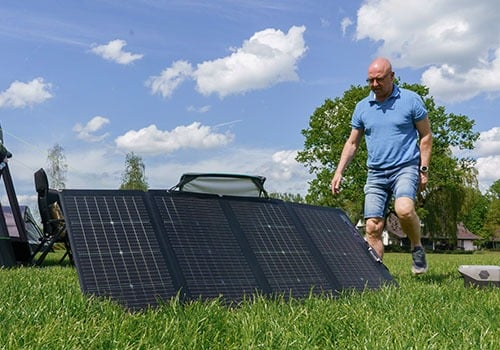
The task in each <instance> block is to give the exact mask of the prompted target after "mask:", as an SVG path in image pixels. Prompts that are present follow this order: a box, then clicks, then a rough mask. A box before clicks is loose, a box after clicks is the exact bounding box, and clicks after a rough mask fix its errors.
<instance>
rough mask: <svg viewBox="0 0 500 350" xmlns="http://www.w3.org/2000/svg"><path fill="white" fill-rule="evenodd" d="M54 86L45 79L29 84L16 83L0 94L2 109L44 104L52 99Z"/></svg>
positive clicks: (37, 79)
mask: <svg viewBox="0 0 500 350" xmlns="http://www.w3.org/2000/svg"><path fill="white" fill-rule="evenodd" d="M51 88H52V85H51V84H50V83H45V82H44V81H43V78H35V79H33V80H32V81H30V82H28V83H23V82H20V81H17V80H16V81H15V82H13V83H12V84H10V86H9V88H8V89H7V90H5V91H3V92H2V93H0V108H24V107H28V106H33V105H35V104H37V103H42V102H44V101H46V100H48V99H50V98H52V94H51V93H50V89H51Z"/></svg>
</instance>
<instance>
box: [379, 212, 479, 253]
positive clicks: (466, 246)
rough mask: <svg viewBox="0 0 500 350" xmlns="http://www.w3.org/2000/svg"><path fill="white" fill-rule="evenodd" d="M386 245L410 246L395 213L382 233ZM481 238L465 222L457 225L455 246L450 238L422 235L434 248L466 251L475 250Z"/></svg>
mask: <svg viewBox="0 0 500 350" xmlns="http://www.w3.org/2000/svg"><path fill="white" fill-rule="evenodd" d="M382 237H383V241H384V245H386V246H387V245H394V246H400V247H405V246H407V247H409V246H410V241H409V239H408V237H407V236H406V234H405V233H404V232H403V230H402V229H401V226H400V225H399V220H398V218H397V216H396V214H394V213H390V214H389V216H388V217H387V221H386V225H385V229H384V233H383V235H382ZM479 239H481V237H479V236H477V235H475V234H473V233H472V232H470V231H469V230H468V229H467V228H466V227H465V226H464V225H463V223H460V224H458V225H457V244H456V246H455V247H453V246H451V245H450V240H449V239H448V238H439V237H433V238H432V239H431V238H429V237H428V236H423V237H422V243H423V244H424V245H425V246H427V247H429V248H432V250H436V249H439V250H449V249H461V250H464V251H474V250H476V249H477V246H476V244H475V242H476V241H477V240H479Z"/></svg>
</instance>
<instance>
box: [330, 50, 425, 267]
mask: <svg viewBox="0 0 500 350" xmlns="http://www.w3.org/2000/svg"><path fill="white" fill-rule="evenodd" d="M393 79H394V72H393V71H392V66H391V63H390V62H389V60H387V59H385V58H377V59H375V60H374V61H373V62H372V63H371V64H370V65H369V67H368V79H366V81H367V82H368V84H370V88H371V90H372V92H373V94H370V96H368V97H366V98H364V99H363V100H361V101H360V102H359V103H358V104H357V105H356V108H355V110H354V113H353V116H352V120H351V125H352V130H351V134H350V136H349V138H348V140H347V142H346V143H345V145H344V148H343V150H342V154H341V156H340V161H339V163H338V166H337V169H336V171H335V174H334V176H333V179H332V184H331V187H332V193H333V194H338V193H339V192H340V185H341V181H342V174H343V173H344V171H345V169H346V168H347V166H348V165H349V163H350V162H351V160H352V159H353V157H354V155H355V154H356V151H357V149H358V147H359V144H360V141H361V138H362V137H363V135H364V136H365V139H366V145H367V148H368V160H367V165H368V177H367V180H366V185H365V187H364V193H365V204H364V217H365V221H366V226H365V230H366V238H367V241H368V243H369V244H370V245H371V246H372V248H373V249H375V251H376V252H377V254H378V255H379V256H380V257H381V258H382V257H383V255H384V245H383V242H382V231H383V229H384V224H385V215H386V212H387V207H388V205H389V202H390V201H391V199H392V197H394V209H395V211H396V214H397V216H398V218H399V221H400V224H401V228H402V229H403V231H404V232H405V233H406V235H407V236H408V238H409V239H410V242H411V248H412V258H413V266H412V272H413V273H414V274H422V273H425V272H427V261H426V258H425V251H424V249H423V247H422V242H421V240H420V219H419V218H418V216H417V213H416V211H415V198H416V194H417V190H420V191H423V190H425V187H426V185H427V180H428V178H427V176H428V171H429V161H430V158H431V149H432V134H431V127H430V122H429V118H428V116H427V110H426V109H425V106H424V104H423V101H422V99H421V98H420V96H418V95H417V94H416V93H414V92H412V91H410V90H406V89H402V88H399V87H398V86H397V85H395V84H394V83H393ZM417 141H420V142H417Z"/></svg>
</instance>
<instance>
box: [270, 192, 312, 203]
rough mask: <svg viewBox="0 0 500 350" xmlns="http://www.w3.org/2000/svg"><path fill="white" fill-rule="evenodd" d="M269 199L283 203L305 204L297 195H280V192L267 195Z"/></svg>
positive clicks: (286, 193)
mask: <svg viewBox="0 0 500 350" xmlns="http://www.w3.org/2000/svg"><path fill="white" fill-rule="evenodd" d="M269 197H270V198H276V199H281V200H283V201H285V202H293V203H305V199H304V198H303V197H302V196H301V195H300V194H299V193H296V194H293V193H288V192H285V193H281V192H272V193H269Z"/></svg>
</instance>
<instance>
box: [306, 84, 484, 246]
mask: <svg viewBox="0 0 500 350" xmlns="http://www.w3.org/2000/svg"><path fill="white" fill-rule="evenodd" d="M401 87H403V88H407V89H409V90H412V91H415V92H416V93H418V94H419V95H420V96H421V97H422V99H423V101H424V103H425V105H426V108H427V110H428V112H429V118H430V120H431V128H432V133H433V136H434V143H433V152H432V160H431V163H430V164H429V166H430V169H431V172H430V177H429V186H428V188H427V190H426V192H425V194H424V195H425V196H420V197H419V203H420V207H419V208H418V211H419V215H420V216H421V218H422V219H425V225H424V229H425V230H426V231H428V232H429V233H430V234H431V236H433V235H439V236H445V237H451V238H453V237H454V236H456V228H457V221H458V216H459V212H460V208H461V203H462V199H463V198H464V196H465V194H464V188H466V187H468V186H474V184H476V186H477V180H476V172H475V169H474V164H475V163H474V160H473V159H470V158H457V157H455V156H453V154H452V152H451V147H456V148H458V149H462V150H463V149H472V148H473V147H474V142H475V141H476V140H477V139H478V137H479V133H474V132H473V131H472V127H473V125H474V121H472V120H470V119H469V118H468V117H466V116H464V115H456V114H447V113H446V110H445V108H444V107H441V106H436V105H435V103H434V100H433V98H432V97H430V96H428V93H429V90H428V89H427V88H426V87H424V86H422V85H418V84H412V85H410V84H405V83H403V84H401ZM369 92H370V89H369V87H368V86H365V87H361V86H351V87H350V89H349V90H347V91H345V92H344V94H343V96H342V97H341V98H339V97H336V98H335V99H333V100H331V99H327V100H325V102H324V104H323V105H322V106H320V107H319V108H317V109H316V110H315V112H314V113H313V115H312V116H311V117H310V120H309V127H308V128H307V129H304V130H302V134H303V135H304V137H305V141H304V150H302V151H300V152H299V153H298V155H297V161H298V162H301V163H304V164H305V165H306V167H308V168H309V172H310V173H311V174H315V175H316V178H315V179H313V180H312V181H311V183H310V187H309V190H308V194H307V195H306V201H307V202H308V203H312V204H316V205H326V206H337V207H341V208H342V209H344V210H345V211H346V213H347V214H348V215H349V217H350V218H351V220H352V221H353V222H356V221H357V220H358V219H359V218H360V216H361V214H362V212H363V201H364V193H363V186H364V184H365V181H366V175H367V167H366V159H367V150H366V144H365V142H364V140H363V142H362V143H361V144H360V147H359V149H358V152H357V154H356V157H354V159H353V161H352V162H351V164H350V165H349V167H348V168H347V170H346V171H345V173H344V180H343V183H342V189H341V192H340V194H339V195H338V196H333V195H332V194H331V189H330V184H331V179H332V176H333V173H334V172H335V168H336V166H337V161H338V159H339V158H340V154H341V152H342V148H343V146H344V144H345V141H346V140H347V138H348V137H349V134H350V132H351V124H350V121H351V117H352V113H353V111H354V108H355V106H356V103H357V102H358V101H360V100H361V99H362V98H364V97H366V96H367V95H368V94H369ZM443 218H446V219H447V220H443ZM443 222H444V223H443Z"/></svg>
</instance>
